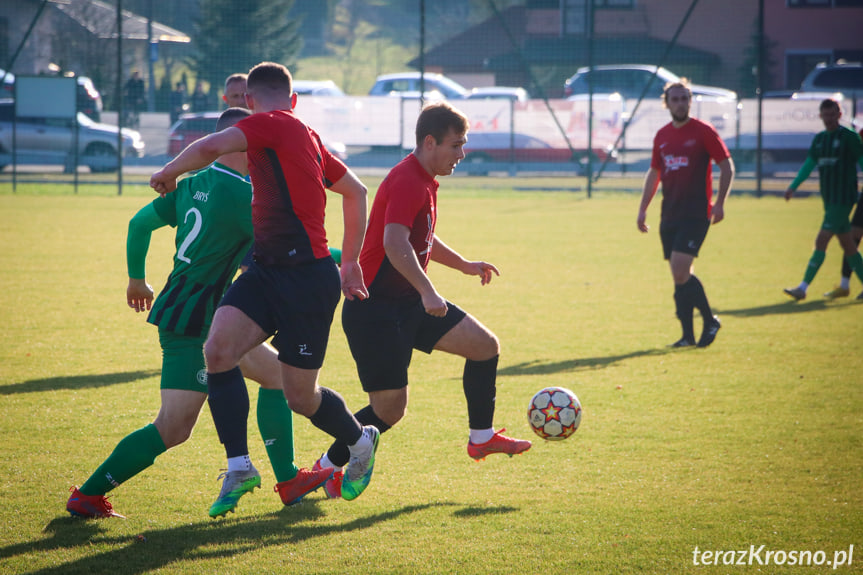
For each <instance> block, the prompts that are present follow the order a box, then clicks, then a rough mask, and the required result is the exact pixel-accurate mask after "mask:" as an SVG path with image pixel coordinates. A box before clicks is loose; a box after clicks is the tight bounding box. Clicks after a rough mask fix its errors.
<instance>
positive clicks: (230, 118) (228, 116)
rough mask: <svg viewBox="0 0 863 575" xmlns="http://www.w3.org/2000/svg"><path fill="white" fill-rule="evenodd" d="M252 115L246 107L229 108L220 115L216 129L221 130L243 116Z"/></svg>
mask: <svg viewBox="0 0 863 575" xmlns="http://www.w3.org/2000/svg"><path fill="white" fill-rule="evenodd" d="M251 115H252V113H251V112H250V111H249V110H247V109H245V108H228V109H227V110H225V111H224V112H222V113H221V115H219V120H218V121H217V122H216V131H217V132H221V131H222V130H224V129H225V128H230V127H231V126H233V125H234V124H236V123H237V122H239V121H240V120H242V119H243V118H245V117H247V116H251Z"/></svg>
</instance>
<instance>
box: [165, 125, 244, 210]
mask: <svg viewBox="0 0 863 575" xmlns="http://www.w3.org/2000/svg"><path fill="white" fill-rule="evenodd" d="M246 147H247V143H246V136H245V134H243V132H242V130H240V129H239V128H235V127H233V126H232V127H230V128H226V129H224V130H222V131H221V132H216V133H215V134H210V135H208V136H204V137H203V138H201V139H200V140H197V141H195V142H192V143H191V144H189V145H188V146H186V148H185V149H184V150H183V151H182V152H180V154H179V155H178V156H177V157H176V158H174V159H173V160H171V161H170V162H168V163H167V164H165V166H164V167H163V168H162V169H161V170H159V171H158V172H156V173H155V174H153V175H152V176H151V177H150V187H151V188H153V189H154V190H155V191H156V192H157V193H159V194H160V195H165V194H168V193H171V192H173V191H174V190H176V189H177V178H179V177H180V176H181V175H183V174H185V173H187V172H194V171H195V170H200V169H202V168H205V167H207V166H209V165H210V164H212V163H213V162H215V161H216V160H217V159H218V158H219V156H222V155H224V154H230V153H232V152H244V151H245V150H246Z"/></svg>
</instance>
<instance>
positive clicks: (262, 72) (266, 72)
mask: <svg viewBox="0 0 863 575" xmlns="http://www.w3.org/2000/svg"><path fill="white" fill-rule="evenodd" d="M293 83H294V80H293V78H292V77H291V72H290V71H289V70H288V69H287V68H286V67H284V66H282V65H281V64H277V63H275V62H261V63H260V64H257V65H256V66H255V67H253V68H252V69H251V70H249V76H248V77H247V78H246V90H247V91H249V92H254V91H261V90H263V91H266V92H279V93H284V94H289V95H290V94H291V93H292V92H293Z"/></svg>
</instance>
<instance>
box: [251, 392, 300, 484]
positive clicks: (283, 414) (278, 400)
mask: <svg viewBox="0 0 863 575" xmlns="http://www.w3.org/2000/svg"><path fill="white" fill-rule="evenodd" d="M257 411H258V430H259V431H260V432H261V439H263V440H264V446H265V447H266V448H267V455H268V456H269V458H270V464H271V465H272V466H273V473H275V475H276V483H281V482H282V481H289V480H291V479H293V478H294V477H296V476H297V471H298V470H297V466H296V465H294V413H293V412H292V411H291V409H290V408H289V407H288V402H287V401H285V394H284V393H283V392H282V390H281V389H265V388H263V387H262V388H260V389H259V390H258V410H257Z"/></svg>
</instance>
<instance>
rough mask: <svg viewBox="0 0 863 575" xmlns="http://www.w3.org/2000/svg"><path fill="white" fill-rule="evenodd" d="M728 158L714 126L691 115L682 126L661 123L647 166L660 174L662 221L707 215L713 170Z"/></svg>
mask: <svg viewBox="0 0 863 575" xmlns="http://www.w3.org/2000/svg"><path fill="white" fill-rule="evenodd" d="M728 157H730V154H729V153H728V148H727V147H725V143H724V142H723V141H722V138H720V137H719V134H717V133H716V130H714V129H713V126H711V125H710V124H707V123H705V122H702V121H701V120H698V119H697V118H690V119H689V121H688V122H686V123H685V124H684V125H683V126H681V127H679V128H675V127H674V125H673V124H672V123H670V122H669V123H668V124H667V125H665V126H663V127H662V128H661V129H660V130H659V131H658V132H657V133H656V137H655V138H654V139H653V157H652V159H651V161H650V167H651V168H655V169H657V170H659V173H660V174H661V176H662V216H661V219H662V221H674V220H681V219H692V218H697V219H702V218H708V219H709V218H710V210H711V205H710V204H711V200H712V198H713V170H712V166H711V163H710V161H711V160H713V161H714V162H715V163H717V164H718V163H719V162H721V161H723V160H725V159H726V158H728Z"/></svg>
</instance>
